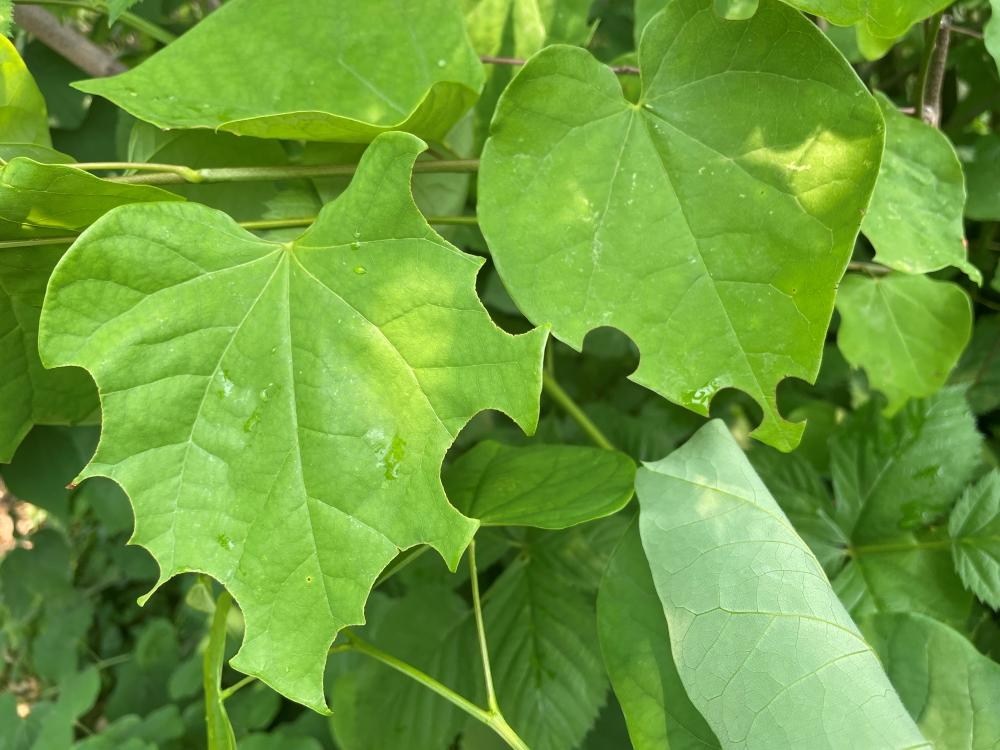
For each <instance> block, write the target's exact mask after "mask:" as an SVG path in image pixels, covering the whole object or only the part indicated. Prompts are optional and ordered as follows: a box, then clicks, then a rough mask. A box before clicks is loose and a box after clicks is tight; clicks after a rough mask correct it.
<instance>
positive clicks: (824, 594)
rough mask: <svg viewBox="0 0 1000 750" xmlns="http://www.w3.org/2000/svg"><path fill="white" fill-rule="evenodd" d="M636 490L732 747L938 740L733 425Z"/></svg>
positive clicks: (707, 699)
mask: <svg viewBox="0 0 1000 750" xmlns="http://www.w3.org/2000/svg"><path fill="white" fill-rule="evenodd" d="M636 491H637V493H638V495H639V502H640V514H639V529H640V533H641V536H642V546H643V549H644V550H645V552H646V558H647V559H648V560H649V566H650V570H651V572H652V575H653V582H654V583H655V585H656V591H657V593H658V594H659V597H660V601H661V603H662V605H663V611H664V614H665V615H666V619H667V623H668V625H669V628H670V640H671V645H672V647H673V656H674V661H675V662H676V665H677V672H678V674H679V675H680V678H681V680H682V681H683V683H684V685H685V687H686V688H687V693H688V695H689V697H690V698H691V702H692V703H693V704H694V706H695V707H696V708H697V709H698V710H699V711H700V712H701V714H702V716H704V717H705V720H706V721H707V722H708V725H709V726H710V727H711V728H712V730H713V731H714V732H715V734H716V736H717V737H718V738H719V742H720V744H721V746H722V747H723V748H785V747H787V748H810V750H813V749H815V750H820V749H822V748H830V749H833V748H837V749H838V750H841V749H842V750H856V749H857V748H884V749H886V750H889V749H890V748H892V749H895V750H913V749H914V748H918V747H930V744H929V743H926V742H924V741H923V739H922V738H921V736H920V732H919V731H918V730H917V728H916V726H915V725H914V724H913V721H912V720H911V719H910V717H909V715H908V714H907V712H906V709H905V708H904V707H903V704H902V703H901V702H900V700H899V697H898V696H897V695H896V693H895V691H894V690H893V689H892V686H891V684H890V683H889V680H888V679H887V678H886V675H885V673H884V672H883V671H882V667H881V665H880V664H879V661H878V658H877V657H876V656H875V653H874V652H873V651H872V649H871V648H870V647H869V646H868V644H867V643H865V641H864V639H863V638H862V636H861V634H860V633H859V632H858V629H857V627H856V626H855V624H854V622H852V621H851V618H850V616H849V615H848V614H847V611H846V610H845V609H844V607H843V605H842V604H841V603H840V601H839V600H838V599H837V595H836V594H834V592H833V590H832V589H831V588H830V584H829V582H828V581H827V578H826V575H824V573H823V568H822V566H821V565H820V564H819V561H818V560H817V559H816V557H815V556H814V555H813V553H812V552H811V551H810V550H809V548H808V547H807V546H806V544H805V542H803V541H802V539H800V538H799V536H798V534H797V533H796V532H795V530H794V529H793V528H792V526H791V524H790V523H789V522H788V519H787V518H786V517H785V514H784V513H782V511H781V508H780V507H779V506H778V504H777V503H776V502H775V501H774V498H773V497H771V494H770V493H769V492H768V491H767V488H766V487H765V486H764V484H763V483H762V482H761V481H760V478H759V477H758V476H757V475H756V473H755V472H754V470H753V467H752V466H751V465H750V463H749V461H748V460H747V458H746V456H745V455H744V454H743V451H742V450H741V449H740V447H739V445H738V444H737V443H736V441H735V440H734V439H733V437H732V436H731V435H730V434H729V431H728V429H727V428H726V426H725V424H724V423H723V422H721V421H718V420H716V421H713V422H710V423H709V424H707V425H706V426H705V427H703V428H701V430H699V431H698V432H697V433H696V434H695V436H694V437H693V438H691V440H689V441H688V442H687V443H686V444H685V445H684V446H683V447H682V448H680V449H679V450H677V451H675V452H674V453H672V454H671V455H670V456H669V457H667V458H665V459H663V460H662V461H659V462H656V463H652V464H647V465H646V468H644V469H641V470H640V471H639V476H638V479H637V480H636Z"/></svg>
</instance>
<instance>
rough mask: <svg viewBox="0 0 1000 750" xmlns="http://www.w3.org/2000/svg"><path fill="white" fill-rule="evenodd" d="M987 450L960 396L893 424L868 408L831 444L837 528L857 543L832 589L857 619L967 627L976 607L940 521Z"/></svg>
mask: <svg viewBox="0 0 1000 750" xmlns="http://www.w3.org/2000/svg"><path fill="white" fill-rule="evenodd" d="M981 442H982V438H981V436H980V435H979V433H978V432H977V431H976V423H975V420H974V419H973V418H972V415H971V414H970V413H969V409H968V407H967V406H966V404H965V400H964V398H963V394H962V390H961V389H959V388H950V389H945V390H942V391H940V392H939V393H937V394H935V395H934V396H932V397H931V398H929V399H925V400H923V401H911V402H909V403H908V404H907V405H906V407H904V408H903V410H902V411H900V412H899V413H898V414H897V415H896V416H895V417H893V418H892V419H886V418H885V417H883V416H881V414H879V409H878V407H877V404H875V403H869V404H868V405H867V406H865V407H864V408H863V409H861V410H860V411H858V412H856V413H855V414H854V415H852V416H851V418H850V419H849V420H848V421H847V422H846V424H845V425H844V426H843V428H842V429H841V430H840V431H838V432H837V433H836V434H835V435H834V436H833V438H832V439H831V442H830V452H831V457H832V465H831V469H832V474H833V489H834V492H833V496H834V497H835V498H836V499H837V503H836V507H835V520H836V521H837V523H838V525H839V526H840V528H841V529H842V531H843V534H844V536H845V537H847V538H848V539H849V540H850V548H849V550H845V552H846V553H847V554H849V558H848V559H846V560H845V562H846V565H845V567H844V569H843V570H842V571H841V572H840V573H838V574H837V576H836V577H835V578H834V579H833V585H834V588H835V589H836V590H837V592H838V594H840V596H841V598H842V599H843V600H844V602H845V604H846V605H847V607H848V609H849V610H850V611H851V613H852V614H853V615H854V616H856V617H860V616H864V615H868V614H876V613H879V612H892V611H915V612H921V613H924V614H928V615H930V616H932V617H935V618H937V619H939V620H942V621H945V622H948V623H949V624H954V625H955V626H957V627H960V626H962V625H963V624H964V622H965V621H966V619H967V618H968V615H969V613H970V611H971V605H972V600H971V597H970V596H969V595H968V594H967V593H966V592H965V591H963V587H962V586H961V582H960V581H959V580H958V577H957V575H956V574H955V570H954V565H953V564H952V560H951V554H950V552H949V549H948V548H949V546H950V545H949V543H948V537H947V534H945V533H944V530H943V529H941V528H938V527H937V526H936V525H935V523H936V521H937V520H938V519H939V518H940V517H941V516H942V515H943V514H945V513H947V512H948V511H949V510H950V509H951V506H952V505H953V503H954V502H955V501H956V500H957V499H958V496H959V494H960V493H961V492H962V490H963V489H964V487H965V485H966V484H967V483H968V482H969V480H970V479H971V478H972V474H973V472H974V471H975V468H976V465H977V463H978V461H979V451H980V445H981ZM929 526H930V528H928V527H929Z"/></svg>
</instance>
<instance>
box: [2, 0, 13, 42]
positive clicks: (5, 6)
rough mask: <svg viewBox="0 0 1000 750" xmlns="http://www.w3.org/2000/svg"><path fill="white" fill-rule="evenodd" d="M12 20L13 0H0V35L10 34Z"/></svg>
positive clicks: (6, 35)
mask: <svg viewBox="0 0 1000 750" xmlns="http://www.w3.org/2000/svg"><path fill="white" fill-rule="evenodd" d="M13 21H14V0H0V36H3V37H9V36H11V33H12V31H11V25H12V23H13Z"/></svg>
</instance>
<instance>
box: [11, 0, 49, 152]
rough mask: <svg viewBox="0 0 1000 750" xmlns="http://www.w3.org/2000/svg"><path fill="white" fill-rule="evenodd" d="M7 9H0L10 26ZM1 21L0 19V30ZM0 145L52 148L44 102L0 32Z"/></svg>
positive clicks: (15, 53) (15, 52) (26, 71)
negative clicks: (27, 145) (10, 144)
mask: <svg viewBox="0 0 1000 750" xmlns="http://www.w3.org/2000/svg"><path fill="white" fill-rule="evenodd" d="M10 11H11V8H10V6H9V5H8V7H6V8H3V7H0V15H6V16H7V23H8V24H9V23H10ZM2 25H3V19H2V18H0V26H2ZM0 141H2V142H4V143H26V144H27V143H30V144H34V145H36V146H49V147H51V146H52V139H51V138H50V137H49V120H48V114H47V112H46V110H45V100H44V99H43V98H42V92H41V91H39V90H38V86H37V85H36V84H35V79H34V78H32V77H31V73H29V72H28V69H27V68H26V67H25V66H24V61H23V60H22V59H21V56H20V55H19V54H17V50H16V49H15V48H14V45H13V44H11V41H10V40H9V39H8V38H7V35H6V32H4V31H3V29H2V28H0Z"/></svg>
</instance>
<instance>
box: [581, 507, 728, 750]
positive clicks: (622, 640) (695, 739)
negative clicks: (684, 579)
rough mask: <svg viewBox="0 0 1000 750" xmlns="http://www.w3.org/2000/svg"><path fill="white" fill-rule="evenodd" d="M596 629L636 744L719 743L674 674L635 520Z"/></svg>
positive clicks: (646, 749) (605, 587) (604, 587)
mask: <svg viewBox="0 0 1000 750" xmlns="http://www.w3.org/2000/svg"><path fill="white" fill-rule="evenodd" d="M597 632H598V634H599V635H600V639H601V652H602V654H603V655H604V664H605V666H606V667H607V669H608V675H609V676H610V677H611V685H612V686H613V687H614V689H615V695H617V696H618V702H619V703H620V704H621V707H622V711H623V712H624V713H625V720H626V722H627V723H628V728H629V737H630V738H631V739H632V746H633V747H634V748H635V750H662V749H663V748H668V749H669V750H695V749H697V748H718V747H719V741H718V739H716V737H715V735H714V734H713V733H712V730H711V729H709V727H708V725H707V724H706V723H705V720H704V719H703V718H702V716H701V714H699V713H698V710H697V709H696V708H695V707H694V706H693V705H691V700H690V699H689V698H688V696H687V692H685V690H684V685H683V684H682V683H681V678H680V677H679V676H678V674H677V666H676V665H675V664H674V658H673V656H672V655H671V653H670V634H669V633H668V631H667V621H666V619H665V618H664V616H663V606H662V605H661V604H660V600H659V597H658V596H657V594H656V588H655V587H654V585H653V578H652V576H651V575H650V572H649V563H647V562H646V555H645V553H644V552H643V550H642V543H641V541H640V539H639V526H638V524H637V523H633V524H632V525H631V526H630V527H629V529H628V531H626V532H625V536H624V537H622V540H621V541H620V542H619V544H618V546H617V547H616V548H615V552H614V555H613V556H612V558H611V561H610V562H609V563H608V568H607V571H606V572H605V573H604V577H603V578H602V579H601V588H600V591H599V592H598V595H597Z"/></svg>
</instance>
